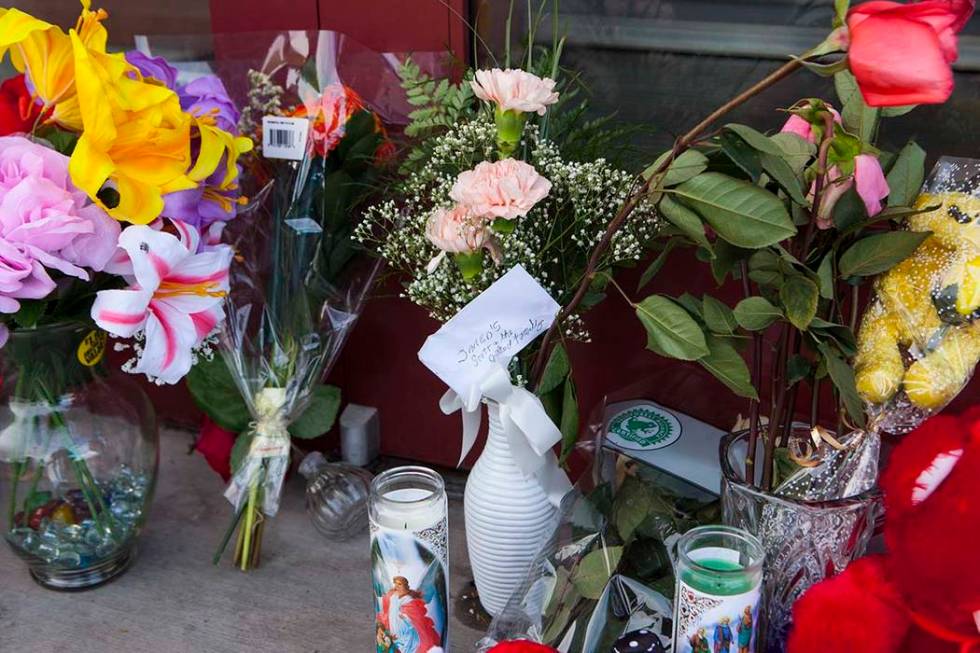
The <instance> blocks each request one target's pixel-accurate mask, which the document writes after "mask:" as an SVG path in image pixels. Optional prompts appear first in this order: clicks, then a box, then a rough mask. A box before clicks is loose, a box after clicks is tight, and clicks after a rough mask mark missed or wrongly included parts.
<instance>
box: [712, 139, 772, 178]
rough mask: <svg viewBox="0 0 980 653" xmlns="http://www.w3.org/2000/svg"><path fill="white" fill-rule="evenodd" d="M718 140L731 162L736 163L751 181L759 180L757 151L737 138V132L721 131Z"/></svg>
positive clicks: (759, 162)
mask: <svg viewBox="0 0 980 653" xmlns="http://www.w3.org/2000/svg"><path fill="white" fill-rule="evenodd" d="M718 141H719V142H720V143H721V150H722V152H724V153H725V156H727V157H728V158H729V159H730V160H731V162H732V163H734V164H735V165H737V166H738V167H739V168H740V169H741V170H742V172H744V173H745V174H746V175H748V176H749V178H750V179H751V180H752V181H754V182H757V181H759V177H761V176H762V161H761V160H760V158H759V156H760V155H759V152H757V151H756V150H755V149H754V148H753V147H752V146H751V145H749V144H748V143H746V142H745V141H744V140H742V139H741V138H739V136H738V134H734V133H732V132H727V131H726V132H722V133H721V136H719V137H718Z"/></svg>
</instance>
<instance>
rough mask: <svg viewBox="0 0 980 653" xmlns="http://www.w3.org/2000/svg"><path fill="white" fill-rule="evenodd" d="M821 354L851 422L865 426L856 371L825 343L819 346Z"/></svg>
mask: <svg viewBox="0 0 980 653" xmlns="http://www.w3.org/2000/svg"><path fill="white" fill-rule="evenodd" d="M819 348H820V353H822V354H823V360H824V363H825V364H826V366H827V373H828V374H829V375H830V380H831V381H833V383H834V387H836V388H837V392H839V393H840V397H841V401H842V402H843V403H844V408H845V409H846V410H847V414H848V415H850V416H851V420H853V421H854V423H855V424H856V425H858V426H864V424H865V417H864V403H863V402H862V401H861V397H860V395H858V392H857V386H856V385H855V383H854V369H853V368H852V367H851V366H850V365H848V364H847V362H846V361H845V360H844V359H843V358H841V356H840V354H838V353H837V352H836V351H835V350H834V349H832V348H831V347H829V346H827V345H826V344H824V343H821V344H820V345H819Z"/></svg>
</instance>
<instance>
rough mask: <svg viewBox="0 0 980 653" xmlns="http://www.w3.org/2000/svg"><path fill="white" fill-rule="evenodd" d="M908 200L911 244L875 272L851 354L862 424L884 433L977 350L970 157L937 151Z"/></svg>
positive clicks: (908, 420)
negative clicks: (865, 418)
mask: <svg viewBox="0 0 980 653" xmlns="http://www.w3.org/2000/svg"><path fill="white" fill-rule="evenodd" d="M914 208H915V209H916V210H917V211H919V212H918V213H915V214H913V215H910V216H908V217H907V218H906V219H905V226H906V228H907V230H908V234H909V237H910V238H915V239H917V240H918V241H919V245H918V247H917V248H916V250H915V251H914V252H913V253H912V255H911V256H909V257H908V258H906V259H905V260H904V261H902V262H901V263H899V264H898V265H896V266H895V267H894V268H892V269H891V270H889V271H888V272H886V273H885V274H883V275H881V276H880V277H878V279H877V280H876V281H875V295H874V298H873V300H872V302H871V304H870V306H869V307H868V309H867V311H866V312H865V314H864V318H863V320H862V323H861V328H860V330H859V332H858V353H857V357H856V358H855V361H854V367H855V377H856V383H857V389H858V392H859V393H860V395H861V397H862V398H863V399H864V401H865V402H866V405H867V406H868V413H869V415H870V418H871V421H872V424H873V425H875V426H877V427H878V428H879V429H881V430H884V431H889V432H893V433H906V432H908V431H911V430H912V429H914V428H915V427H917V426H918V425H919V424H921V423H922V422H923V421H925V420H926V419H927V418H929V417H930V416H932V415H934V414H936V413H938V412H939V411H941V410H942V409H943V408H944V407H945V406H946V405H947V404H948V403H949V402H950V401H952V400H953V399H954V398H955V397H956V395H958V394H959V393H960V391H961V390H962V389H963V388H964V387H965V386H966V384H967V383H968V382H969V380H970V378H971V377H972V376H973V370H974V368H975V367H976V364H977V361H978V360H980V320H978V319H977V318H978V317H980V161H978V160H976V159H962V158H953V157H943V158H941V159H940V160H939V162H938V163H937V164H936V166H935V167H934V168H933V170H932V173H931V174H930V175H929V178H928V179H927V180H926V182H925V184H924V186H923V187H922V192H921V193H920V194H919V197H918V199H916V201H915V205H914Z"/></svg>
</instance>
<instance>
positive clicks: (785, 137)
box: [769, 132, 817, 175]
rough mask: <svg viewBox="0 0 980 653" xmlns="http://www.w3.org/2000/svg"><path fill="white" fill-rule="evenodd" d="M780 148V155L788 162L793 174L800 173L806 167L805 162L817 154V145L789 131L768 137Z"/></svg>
mask: <svg viewBox="0 0 980 653" xmlns="http://www.w3.org/2000/svg"><path fill="white" fill-rule="evenodd" d="M769 140H771V141H772V142H773V143H775V144H776V145H777V146H778V147H779V149H780V150H781V152H782V153H781V154H780V156H781V157H782V158H783V160H784V161H785V162H786V163H788V164H789V167H790V169H791V170H792V171H793V174H795V175H800V174H802V173H803V171H804V170H805V169H806V166H807V164H808V163H809V162H810V159H812V158H813V157H814V156H816V154H817V146H816V145H814V144H813V143H811V142H810V141H808V140H805V139H803V138H800V137H799V136H797V135H796V134H791V133H789V132H787V133H785V134H773V135H772V136H770V137H769Z"/></svg>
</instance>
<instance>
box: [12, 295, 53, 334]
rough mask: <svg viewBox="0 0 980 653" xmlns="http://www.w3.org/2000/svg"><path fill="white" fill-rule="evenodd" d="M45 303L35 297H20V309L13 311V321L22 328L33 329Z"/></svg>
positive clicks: (42, 313) (42, 312)
mask: <svg viewBox="0 0 980 653" xmlns="http://www.w3.org/2000/svg"><path fill="white" fill-rule="evenodd" d="M45 307H46V304H45V303H44V302H42V301H40V300H37V299H21V300H20V309H18V311H17V312H16V313H14V315H13V318H14V322H16V323H17V326H19V327H21V328H23V329H33V328H34V327H35V326H37V322H38V320H40V319H41V316H42V315H44V309H45Z"/></svg>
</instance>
